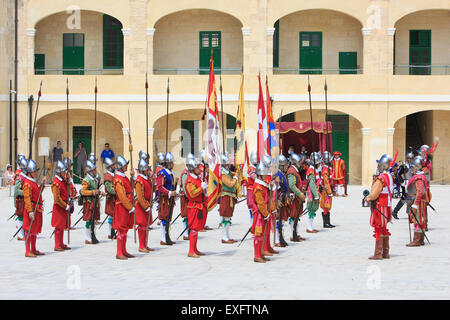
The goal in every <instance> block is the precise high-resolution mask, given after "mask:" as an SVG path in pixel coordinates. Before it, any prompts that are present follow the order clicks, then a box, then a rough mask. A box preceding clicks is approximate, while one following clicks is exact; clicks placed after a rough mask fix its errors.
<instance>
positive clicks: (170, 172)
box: [164, 168, 172, 174]
mask: <svg viewBox="0 0 450 320" xmlns="http://www.w3.org/2000/svg"><path fill="white" fill-rule="evenodd" d="M164 170H166V172H167V173H168V174H172V171H171V170H169V169H167V168H164Z"/></svg>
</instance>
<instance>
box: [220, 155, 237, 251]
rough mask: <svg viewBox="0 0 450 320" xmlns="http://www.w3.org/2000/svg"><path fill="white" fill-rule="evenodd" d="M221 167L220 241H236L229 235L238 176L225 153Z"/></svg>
mask: <svg viewBox="0 0 450 320" xmlns="http://www.w3.org/2000/svg"><path fill="white" fill-rule="evenodd" d="M221 160H222V161H221V167H222V169H221V170H222V195H221V198H220V207H219V215H220V216H221V217H222V222H221V224H222V225H223V227H224V228H223V236H222V243H235V242H237V241H236V240H234V239H233V238H231V236H230V226H231V218H232V217H233V212H234V206H235V204H236V201H237V185H238V181H239V178H238V176H237V175H236V173H235V172H232V171H231V170H230V168H231V162H230V159H229V157H228V155H227V154H226V153H223V154H222V157H221Z"/></svg>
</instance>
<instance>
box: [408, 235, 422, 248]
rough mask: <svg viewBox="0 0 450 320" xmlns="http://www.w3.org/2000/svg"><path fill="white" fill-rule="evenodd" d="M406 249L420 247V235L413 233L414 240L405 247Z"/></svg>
mask: <svg viewBox="0 0 450 320" xmlns="http://www.w3.org/2000/svg"><path fill="white" fill-rule="evenodd" d="M406 246H407V247H420V233H419V232H414V238H413V241H412V242H411V243H408V244H407V245H406Z"/></svg>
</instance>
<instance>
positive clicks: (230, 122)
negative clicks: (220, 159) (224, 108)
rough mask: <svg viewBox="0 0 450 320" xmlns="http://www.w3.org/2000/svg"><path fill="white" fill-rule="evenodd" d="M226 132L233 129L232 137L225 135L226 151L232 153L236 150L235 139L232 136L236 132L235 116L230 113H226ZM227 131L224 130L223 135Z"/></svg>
mask: <svg viewBox="0 0 450 320" xmlns="http://www.w3.org/2000/svg"><path fill="white" fill-rule="evenodd" d="M226 126H227V132H229V133H231V132H230V131H229V130H233V136H232V137H227V139H226V144H227V149H226V150H227V152H228V153H229V154H230V153H233V152H234V150H236V148H237V141H236V139H235V137H234V133H235V132H236V118H235V117H233V116H232V115H229V114H227V124H226ZM227 132H225V135H226V134H227Z"/></svg>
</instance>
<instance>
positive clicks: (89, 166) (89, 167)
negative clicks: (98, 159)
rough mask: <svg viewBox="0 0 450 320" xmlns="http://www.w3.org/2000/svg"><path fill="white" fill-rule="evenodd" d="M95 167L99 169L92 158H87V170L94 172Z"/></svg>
mask: <svg viewBox="0 0 450 320" xmlns="http://www.w3.org/2000/svg"><path fill="white" fill-rule="evenodd" d="M95 169H97V167H96V166H95V163H94V162H92V161H90V160H86V171H87V172H92V171H94V170H95Z"/></svg>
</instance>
